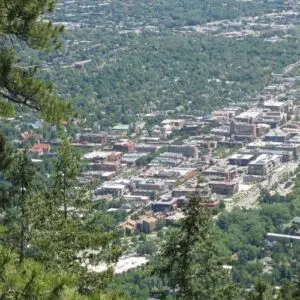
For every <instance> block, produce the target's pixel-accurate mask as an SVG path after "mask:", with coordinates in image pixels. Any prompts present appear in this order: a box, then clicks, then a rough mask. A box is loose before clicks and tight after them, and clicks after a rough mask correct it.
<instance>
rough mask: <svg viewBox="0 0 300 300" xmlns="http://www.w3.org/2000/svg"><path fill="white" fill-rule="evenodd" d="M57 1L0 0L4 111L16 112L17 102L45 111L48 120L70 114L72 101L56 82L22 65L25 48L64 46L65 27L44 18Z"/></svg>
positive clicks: (0, 82)
mask: <svg viewBox="0 0 300 300" xmlns="http://www.w3.org/2000/svg"><path fill="white" fill-rule="evenodd" d="M55 2H56V1H55V0H0V100H1V101H0V114H1V115H10V114H13V113H14V104H19V105H24V106H27V107H30V108H32V109H34V110H39V111H41V115H42V117H43V118H44V119H46V120H48V121H51V122H58V121H60V120H62V119H65V118H67V117H68V115H69V113H70V103H69V102H68V101H63V100H62V99H61V98H59V97H58V96H57V94H56V90H55V87H54V85H53V84H52V83H49V82H45V81H43V80H41V79H40V78H38V77H37V67H36V66H35V67H28V68H24V67H20V64H19V58H18V54H17V51H18V49H20V48H22V47H29V48H32V49H36V50H47V51H50V50H54V49H57V48H58V47H60V44H61V43H60V34H61V32H62V30H63V28H62V27H61V26H53V25H52V23H51V22H50V21H45V20H43V17H44V16H45V14H49V13H51V12H52V11H53V9H54V6H55Z"/></svg>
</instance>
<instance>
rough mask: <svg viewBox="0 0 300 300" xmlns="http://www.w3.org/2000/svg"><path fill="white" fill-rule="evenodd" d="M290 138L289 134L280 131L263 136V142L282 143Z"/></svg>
mask: <svg viewBox="0 0 300 300" xmlns="http://www.w3.org/2000/svg"><path fill="white" fill-rule="evenodd" d="M290 137H291V134H290V133H288V132H284V131H281V130H277V131H273V132H269V133H268V134H266V135H265V136H264V139H263V140H264V141H265V142H277V143H284V142H286V141H287V140H288V139H289V138H290Z"/></svg>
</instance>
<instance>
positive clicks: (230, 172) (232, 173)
mask: <svg viewBox="0 0 300 300" xmlns="http://www.w3.org/2000/svg"><path fill="white" fill-rule="evenodd" d="M202 174H203V176H205V177H208V178H210V179H213V178H215V179H216V178H218V179H221V180H222V179H224V180H226V181H231V180H232V179H234V178H236V177H237V168H236V167H233V166H224V167H220V166H212V167H210V168H208V169H206V170H204V171H203V172H202Z"/></svg>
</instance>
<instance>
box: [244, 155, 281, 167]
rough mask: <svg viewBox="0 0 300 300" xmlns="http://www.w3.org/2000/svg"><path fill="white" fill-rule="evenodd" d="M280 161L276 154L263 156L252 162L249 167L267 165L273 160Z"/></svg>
mask: <svg viewBox="0 0 300 300" xmlns="http://www.w3.org/2000/svg"><path fill="white" fill-rule="evenodd" d="M277 159H280V155H276V154H261V155H259V156H258V157H257V158H256V159H255V160H254V161H252V162H250V163H249V165H265V164H267V163H268V162H270V161H272V160H277Z"/></svg>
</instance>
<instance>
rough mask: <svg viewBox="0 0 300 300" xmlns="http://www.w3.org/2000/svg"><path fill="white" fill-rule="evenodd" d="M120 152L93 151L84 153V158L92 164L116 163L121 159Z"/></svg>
mask: <svg viewBox="0 0 300 300" xmlns="http://www.w3.org/2000/svg"><path fill="white" fill-rule="evenodd" d="M122 155H123V153H122V152H113V151H93V152H89V153H86V154H85V155H84V158H85V159H86V160H88V161H94V162H105V161H110V162H112V161H118V160H120V159H121V157H122Z"/></svg>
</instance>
